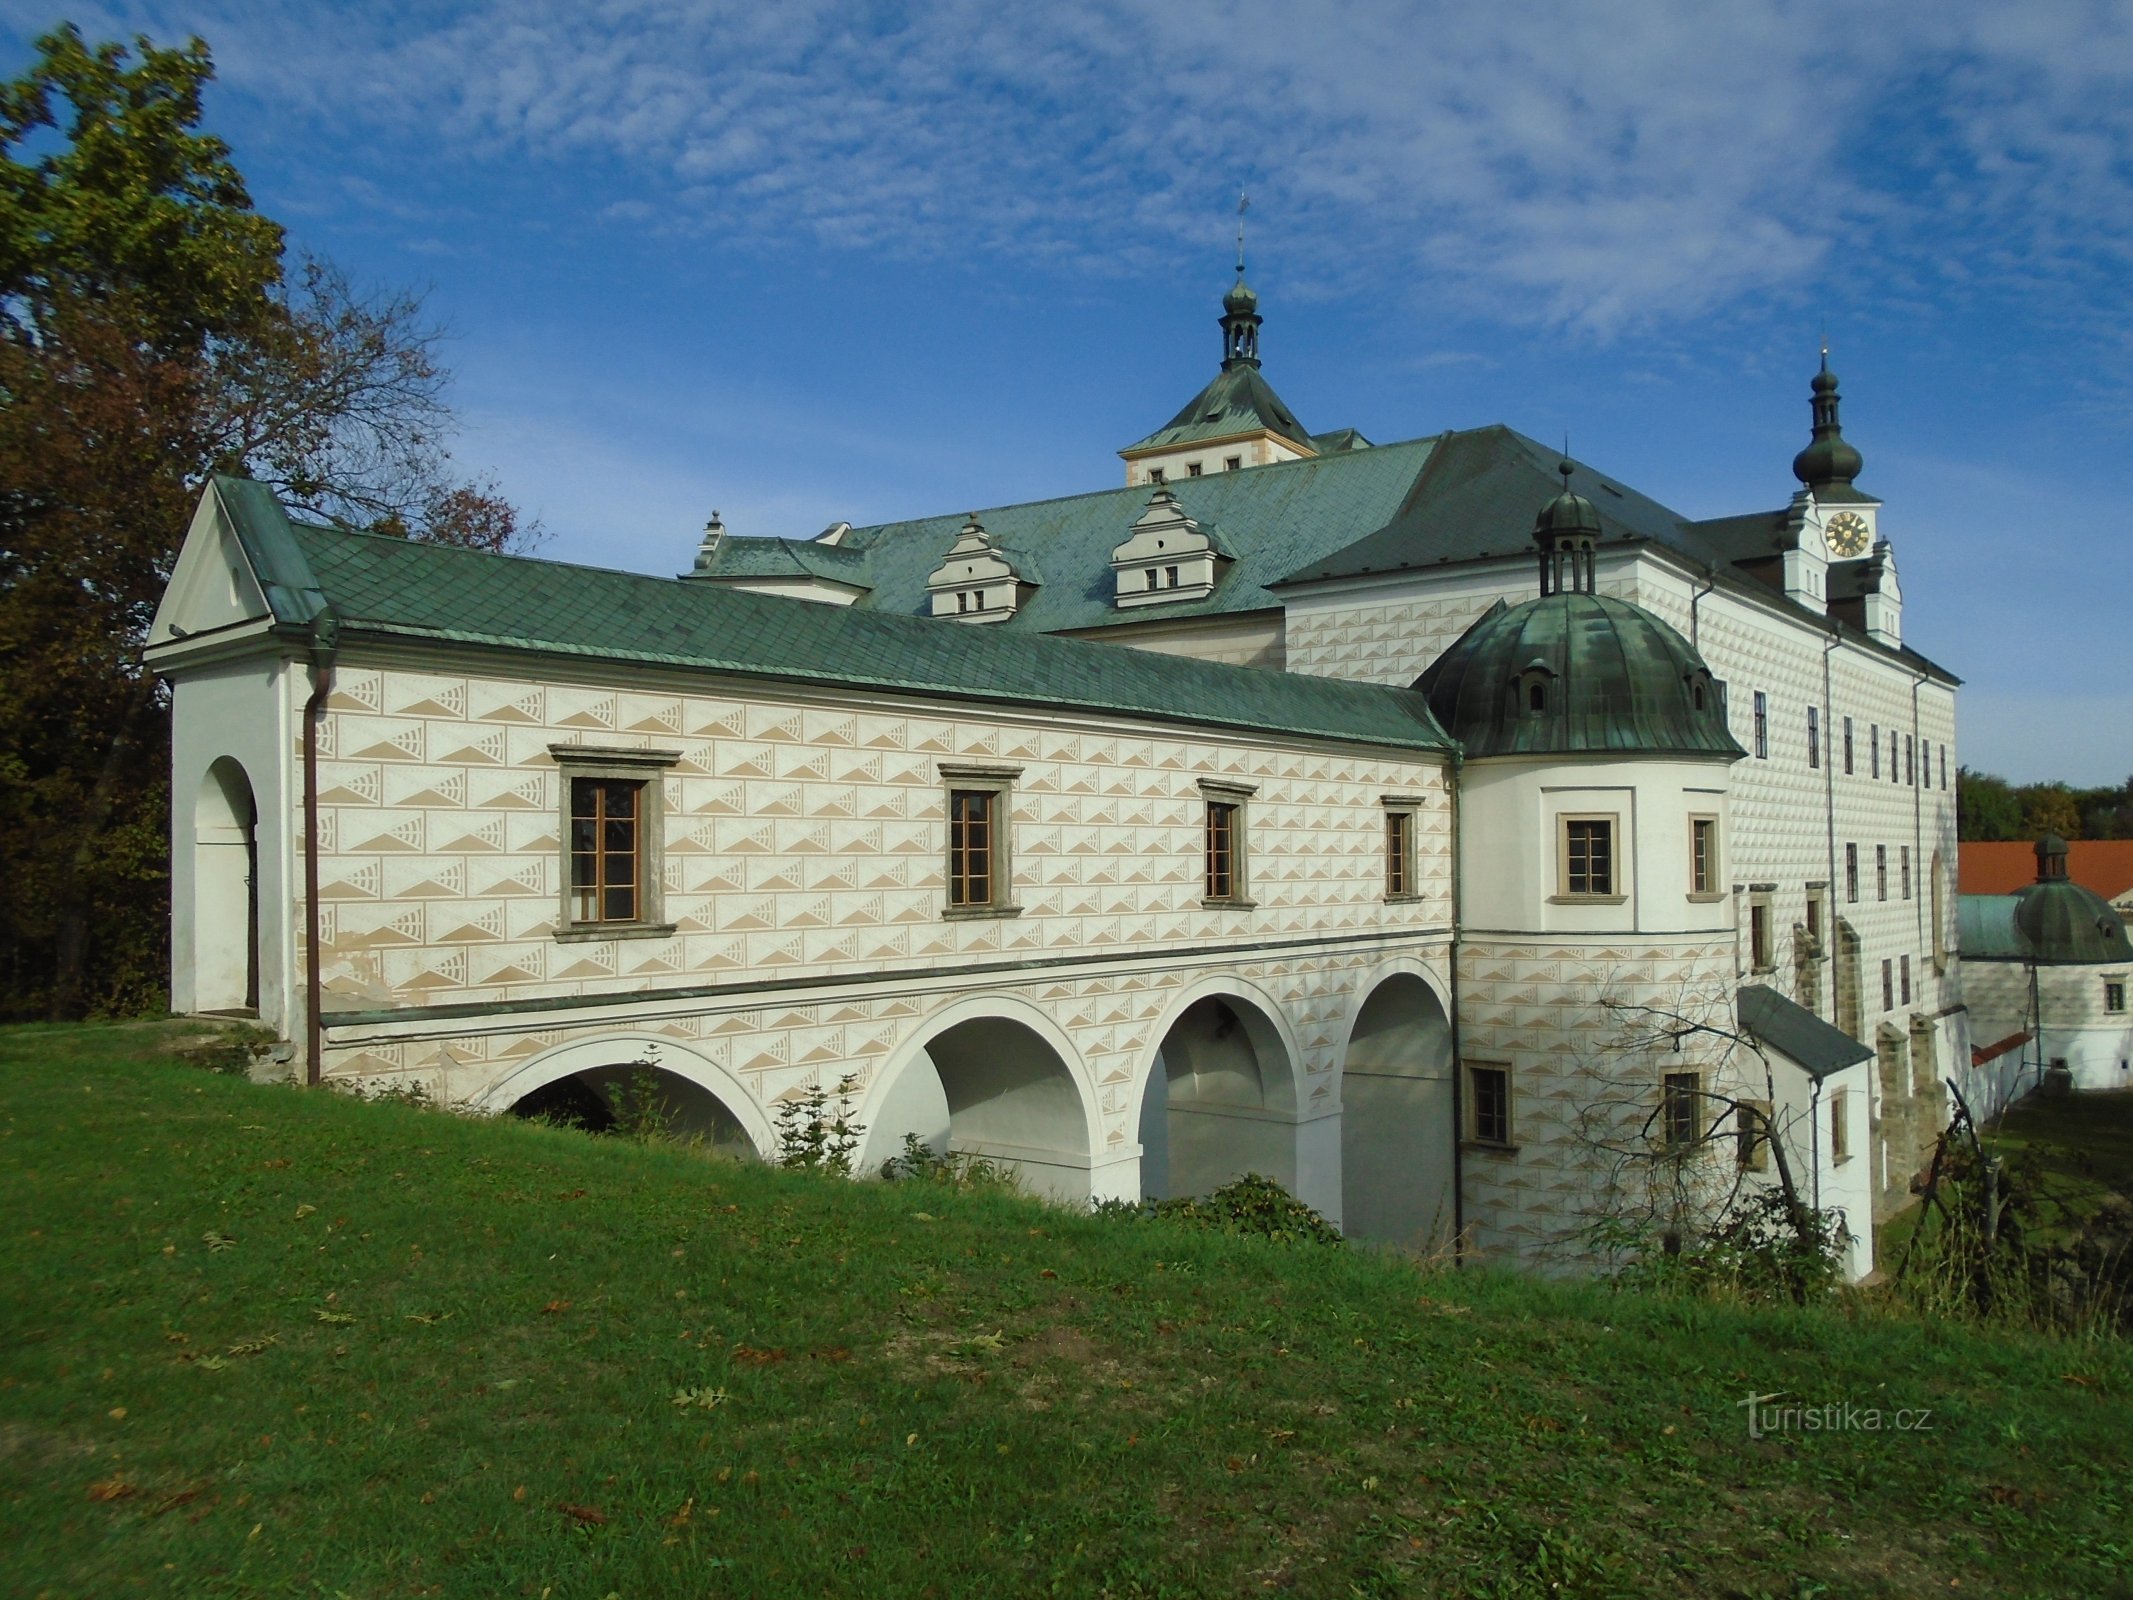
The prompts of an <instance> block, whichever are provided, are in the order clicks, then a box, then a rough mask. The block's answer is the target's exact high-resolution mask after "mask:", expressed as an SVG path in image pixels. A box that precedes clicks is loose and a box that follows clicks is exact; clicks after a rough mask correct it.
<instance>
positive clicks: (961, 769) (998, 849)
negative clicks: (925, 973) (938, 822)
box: [940, 761, 1022, 917]
mask: <svg viewBox="0 0 2133 1600" xmlns="http://www.w3.org/2000/svg"><path fill="white" fill-rule="evenodd" d="M1021 776H1022V769H1021V768H1020V767H991V766H964V765H958V764H951V763H948V762H945V761H944V762H942V763H941V766H940V778H941V786H942V788H943V789H944V790H945V791H946V793H945V797H944V799H945V805H944V809H945V811H946V814H947V823H948V834H947V845H948V849H947V855H946V858H945V866H946V869H947V883H948V892H947V896H946V903H945V904H944V905H943V906H942V908H941V915H942V916H944V917H1012V916H1019V915H1020V914H1021V911H1022V908H1021V907H1020V906H1018V905H1016V904H1015V903H1014V811H1013V802H1014V792H1015V780H1016V779H1017V778H1019V777H1021Z"/></svg>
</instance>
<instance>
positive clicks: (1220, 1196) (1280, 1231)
mask: <svg viewBox="0 0 2133 1600" xmlns="http://www.w3.org/2000/svg"><path fill="white" fill-rule="evenodd" d="M1095 1211H1096V1214H1097V1215H1098V1216H1100V1217H1109V1218H1112V1219H1114V1220H1119V1221H1138V1220H1141V1219H1144V1218H1149V1217H1159V1218H1162V1219H1164V1220H1167V1221H1171V1222H1182V1223H1185V1224H1187V1225H1188V1226H1190V1227H1195V1228H1206V1229H1208V1230H1210V1231H1211V1232H1215V1233H1231V1234H1241V1235H1244V1236H1246V1237H1248V1238H1255V1239H1272V1240H1274V1241H1275V1242H1276V1243H1278V1244H1325V1245H1339V1244H1344V1243H1346V1242H1347V1241H1346V1240H1344V1239H1343V1238H1342V1237H1341V1231H1340V1229H1338V1228H1336V1227H1335V1226H1334V1225H1333V1224H1332V1223H1330V1222H1328V1221H1327V1220H1326V1219H1325V1218H1324V1217H1322V1216H1320V1215H1319V1214H1318V1213H1317V1212H1316V1211H1313V1210H1312V1209H1311V1208H1310V1207H1309V1206H1307V1205H1305V1204H1304V1203H1303V1202H1302V1201H1301V1200H1299V1199H1297V1198H1296V1197H1295V1196H1294V1195H1292V1194H1290V1193H1289V1191H1288V1190H1286V1189H1284V1188H1283V1187H1282V1186H1281V1185H1280V1184H1278V1183H1276V1182H1275V1181H1274V1180H1273V1179H1272V1178H1268V1177H1262V1176H1261V1175H1260V1174H1259V1173H1256V1172H1247V1173H1246V1174H1245V1175H1244V1176H1243V1177H1241V1178H1239V1179H1237V1181H1236V1182H1234V1183H1226V1184H1224V1185H1223V1186H1222V1187H1221V1188H1219V1189H1217V1190H1215V1191H1214V1192H1213V1193H1212V1194H1205V1195H1200V1196H1197V1197H1195V1198H1191V1199H1180V1200H1143V1201H1141V1202H1139V1203H1138V1204H1135V1203H1134V1202H1132V1201H1130V1200H1106V1201H1102V1202H1100V1203H1098V1205H1097V1206H1096V1207H1095Z"/></svg>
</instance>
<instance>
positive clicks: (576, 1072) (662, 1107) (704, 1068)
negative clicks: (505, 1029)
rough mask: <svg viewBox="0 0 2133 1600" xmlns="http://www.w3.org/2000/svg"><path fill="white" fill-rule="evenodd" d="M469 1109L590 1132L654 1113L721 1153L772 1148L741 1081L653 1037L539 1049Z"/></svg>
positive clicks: (758, 1155) (740, 1154)
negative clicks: (546, 1119)
mask: <svg viewBox="0 0 2133 1600" xmlns="http://www.w3.org/2000/svg"><path fill="white" fill-rule="evenodd" d="M474 1109H475V1110H477V1111H485V1112H499V1111H508V1112H510V1113H511V1114H512V1115H514V1116H521V1117H550V1118H553V1119H555V1120H558V1121H563V1122H569V1123H573V1124H575V1125H576V1126H578V1127H581V1128H584V1129H586V1130H587V1131H589V1132H593V1133H605V1132H608V1131H610V1130H611V1129H613V1128H615V1127H616V1126H617V1125H618V1124H626V1123H628V1122H629V1121H631V1120H632V1119H633V1118H634V1117H636V1116H638V1115H642V1114H653V1115H656V1116H658V1117H659V1118H660V1119H661V1121H662V1123H663V1125H664V1126H665V1127H666V1128H667V1130H668V1131H669V1132H670V1133H673V1134H676V1135H678V1136H680V1137H682V1138H685V1139H687V1138H695V1139H701V1140H702V1141H703V1142H704V1143H705V1144H706V1145H707V1146H709V1147H710V1149H711V1150H712V1151H714V1152H715V1153H717V1154H719V1155H724V1156H731V1157H734V1158H736V1159H740V1160H753V1159H768V1158H769V1157H770V1156H772V1155H773V1154H774V1153H775V1151H776V1148H777V1139H776V1135H775V1132H774V1131H773V1129H772V1127H771V1124H770V1119H769V1118H768V1117H766V1116H765V1115H764V1114H763V1111H762V1109H761V1107H759V1106H758V1105H757V1104H756V1103H755V1101H754V1099H753V1098H752V1097H751V1096H750V1095H749V1094H748V1092H747V1091H746V1090H745V1089H743V1088H742V1087H741V1084H740V1082H739V1080H737V1079H736V1078H734V1077H733V1075H732V1074H731V1073H728V1072H727V1071H725V1070H724V1069H723V1068H722V1067H720V1066H718V1065H717V1064H716V1063H715V1062H713V1061H711V1060H710V1059H708V1058H707V1057H705V1056H703V1055H700V1054H699V1053H697V1052H696V1051H694V1050H691V1049H689V1048H687V1047H686V1046H683V1045H680V1044H677V1043H676V1042H675V1041H674V1040H672V1039H663V1038H659V1037H657V1036H656V1035H643V1036H638V1035H618V1036H616V1037H613V1038H608V1039H586V1040H580V1041H578V1042H577V1043H574V1044H567V1045H560V1046H558V1047H557V1048H555V1049H553V1050H548V1051H544V1052H543V1053H542V1054H540V1055H538V1056H536V1057H534V1059H533V1060H531V1061H529V1062H527V1063H526V1064H525V1065H524V1066H522V1067H520V1068H519V1069H518V1070H517V1071H516V1072H513V1073H512V1074H510V1076H508V1077H506V1078H504V1079H502V1080H500V1081H499V1082H498V1083H496V1084H495V1085H493V1086H492V1087H491V1088H490V1089H489V1090H488V1092H487V1093H485V1094H483V1095H482V1096H481V1097H480V1098H479V1099H478V1100H476V1102H475V1104H474Z"/></svg>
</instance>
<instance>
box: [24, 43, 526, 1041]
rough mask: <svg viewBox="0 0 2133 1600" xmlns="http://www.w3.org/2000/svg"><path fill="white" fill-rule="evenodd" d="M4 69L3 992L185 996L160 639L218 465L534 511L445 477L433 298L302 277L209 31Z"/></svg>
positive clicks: (496, 513) (470, 506) (405, 525)
mask: <svg viewBox="0 0 2133 1600" xmlns="http://www.w3.org/2000/svg"><path fill="white" fill-rule="evenodd" d="M37 51H38V58H37V60H36V61H35V63H34V64H33V65H32V66H31V67H30V69H29V70H28V71H27V72H26V73H25V74H24V75H23V76H22V77H20V78H18V79H16V80H14V81H12V82H7V83H0V1014H9V1015H17V1016H20V1015H39V1014H42V1015H53V1016H69V1015H78V1014H81V1013H82V1012H84V1011H91V1010H134V1009H141V1008H144V1007H149V1006H153V1005H154V1004H156V1003H157V1002H158V1000H159V999H160V995H161V991H162V986H163V982H164V976H165V955H164V952H165V929H166V926H167V882H166V875H167V870H168V861H167V848H168V843H167V842H168V835H169V830H168V822H167V816H168V804H169V801H168V796H167V794H166V793H165V784H166V773H167V769H168V727H167V702H166V700H165V698H164V696H163V695H162V694H161V692H160V691H159V689H158V687H157V685H156V683H155V681H154V679H153V678H152V677H151V676H150V675H149V674H148V673H147V672H146V671H145V669H144V668H143V666H142V663H141V659H140V646H141V643H142V640H143V639H144V637H145V635H146V633H147V628H148V623H149V621H150V619H151V617H152V616H153V614H154V610H155V605H156V602H157V599H158V598H159V596H160V595H161V593H162V589H163V586H164V584H165V582H167V580H168V578H169V576H170V569H171V564H172V562H173V560H174V559H175V556H176V552H177V546H178V542H179V540H180V538H181V537H182V535H183V533H184V530H185V526H186V523H187V520H188V518H189V516H190V514H191V510H192V506H193V503H194V500H195V498H196V495H197V492H198V487H199V484H200V482H201V480H202V479H203V478H204V477H205V476H206V475H207V474H208V473H210V472H218V471H219V472H239V473H246V474H249V475H252V476H255V477H258V478H260V479H262V480H263V481H266V482H269V483H271V484H272V485H273V486H274V487H275V489H276V491H277V492H278V493H280V494H282V495H283V496H284V497H285V498H286V499H288V500H289V501H290V502H291V503H292V504H294V505H296V506H298V507H300V508H302V509H304V510H307V511H309V512H311V513H312V514H314V515H317V516H320V517H325V518H330V519H332V520H334V521H337V522H341V523H345V524H349V525H355V526H365V527H376V528H380V529H383V530H386V531H392V532H397V533H403V534H407V535H410V536H414V537H435V538H442V539H447V540H450V541H452V542H455V543H468V544H476V545H480V546H483V547H485V548H492V549H502V548H508V547H510V546H512V545H514V544H516V543H521V542H523V541H524V540H525V539H526V537H527V536H528V533H529V531H530V530H528V529H526V528H524V527H522V526H521V524H520V522H519V519H518V517H517V513H516V512H515V510H514V509H513V508H512V507H511V506H510V504H509V503H508V502H507V501H505V500H504V499H503V498H502V497H501V496H500V495H499V494H497V492H496V491H495V489H494V487H493V486H492V485H488V484H459V483H455V482H453V481H452V478H451V476H450V473H449V466H450V455H449V451H448V450H447V449H446V440H447V439H448V438H449V434H450V423H451V414H450V411H449V408H448V407H447V406H446V405H445V403H444V400H443V390H444V385H445V381H446V375H445V373H444V372H443V370H442V368H441V367H440V365H439V364H438V362H437V361H436V359H435V346H436V342H437V333H436V330H435V329H433V328H431V327H430V326H428V325H427V324H426V323H425V322H424V321H423V319H422V314H421V306H420V302H419V300H417V299H416V298H414V297H412V296H408V295H404V294H389V295H384V296H366V295H364V294H362V293H361V292H359V291H358V290H356V289H355V288H354V287H353V286H352V285H351V284H350V283H349V281H348V280H347V279H346V277H345V276H344V275H342V274H341V273H339V272H338V271H336V270H335V269H334V268H332V267H331V266H330V265H328V264H326V263H322V262H315V261H306V262H304V263H303V264H302V265H301V266H300V267H299V269H298V270H297V271H296V272H295V273H294V274H293V275H292V274H288V273H285V270H284V264H283V235H282V230H281V228H280V227H279V226H278V225H276V224H275V223H273V222H272V221H269V220H268V219H266V218H264V217H261V216H260V215H258V213H257V212H256V211H254V209H253V207H252V203H251V198H250V195H249V193H248V192H247V190H246V188H245V184H244V180H243V178H242V176H241V175H240V174H239V172H238V171H237V168H236V166H235V165H234V163H233V162H232V161H231V159H230V151H229V149H228V147H227V146H226V145H225V144H224V143H223V142H222V141H221V140H219V139H217V138H215V137H213V136H212V135H210V134H206V133H203V132H201V131H200V123H201V118H202V109H203V108H202V101H201V96H202V91H203V89H204V87H205V85H206V84H207V83H208V82H209V81H210V79H211V78H212V76H213V64H212V62H211V60H210V57H209V55H208V51H207V48H206V46H205V45H204V44H202V43H201V42H200V41H199V40H198V39H194V40H191V41H190V42H189V43H187V44H186V45H185V46H183V47H182V48H176V49H163V48H158V47H157V46H155V45H153V44H152V43H150V42H149V41H148V40H146V39H139V40H136V41H135V44H134V47H133V50H132V51H131V52H129V51H128V49H127V48H126V47H124V46H122V45H118V44H98V45H90V44H88V43H86V42H85V41H84V40H83V38H82V37H81V35H80V33H79V32H78V31H76V30H75V29H74V28H73V27H71V26H68V27H62V28H60V29H58V30H56V31H54V32H52V33H50V34H47V35H46V36H44V37H43V38H41V39H39V40H38V41H37Z"/></svg>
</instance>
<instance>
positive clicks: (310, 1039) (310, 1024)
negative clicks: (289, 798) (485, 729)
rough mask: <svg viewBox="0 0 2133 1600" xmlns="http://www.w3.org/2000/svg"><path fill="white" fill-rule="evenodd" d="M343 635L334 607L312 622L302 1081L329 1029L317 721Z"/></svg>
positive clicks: (315, 1076) (319, 1069) (315, 1069)
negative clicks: (324, 1014) (323, 978)
mask: <svg viewBox="0 0 2133 1600" xmlns="http://www.w3.org/2000/svg"><path fill="white" fill-rule="evenodd" d="M339 637H340V628H339V625H338V624H337V623H336V622H335V620H334V616H333V613H332V612H331V611H326V612H322V613H321V614H320V615H319V616H318V617H316V618H315V619H314V620H313V621H312V624H311V640H310V646H311V697H310V698H309V699H308V700H306V701H305V702H304V1083H305V1084H306V1086H308V1087H310V1088H313V1089H315V1088H317V1087H318V1085H319V1080H320V1079H321V1078H322V1077H323V1076H324V1064H325V1055H326V1029H325V1024H324V1023H323V1022H322V1021H321V1020H320V1017H319V996H320V993H321V989H322V985H321V983H320V981H319V962H320V952H319V938H320V930H319V911H318V725H319V719H320V718H321V717H322V716H324V715H325V712H326V696H327V695H329V694H331V693H332V692H333V653H334V647H335V645H336V644H337V643H338V641H339Z"/></svg>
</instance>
